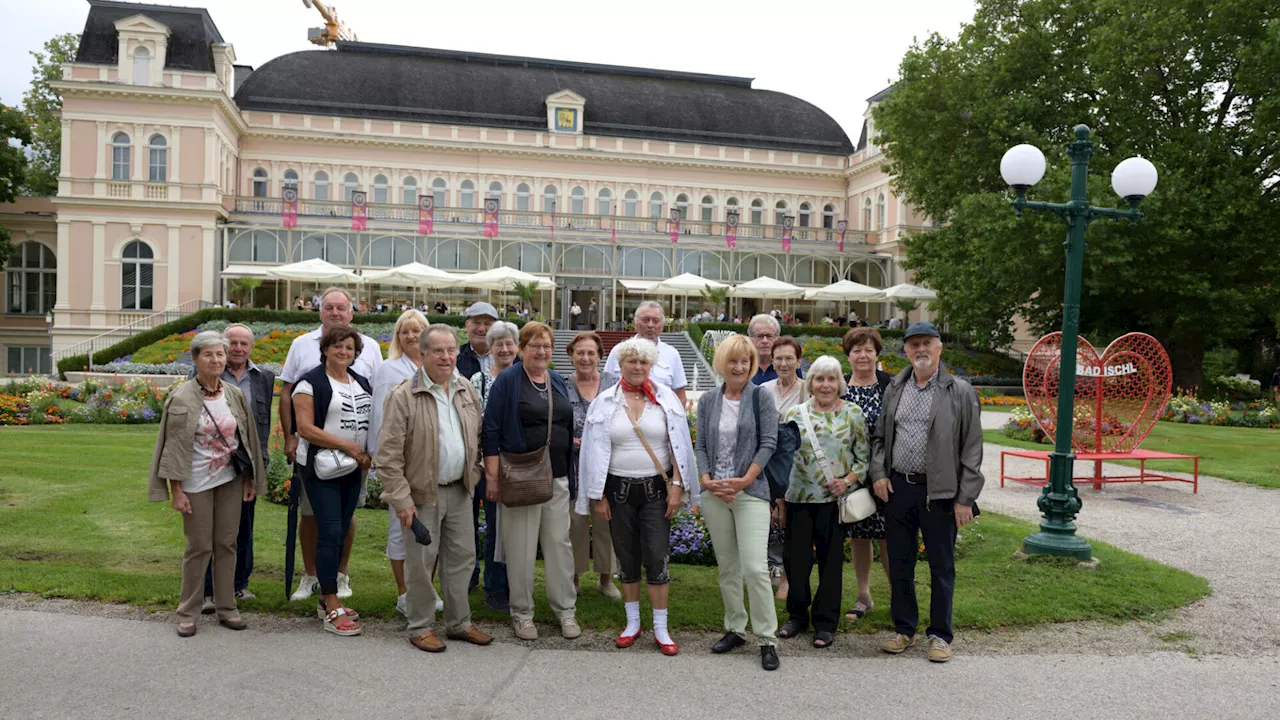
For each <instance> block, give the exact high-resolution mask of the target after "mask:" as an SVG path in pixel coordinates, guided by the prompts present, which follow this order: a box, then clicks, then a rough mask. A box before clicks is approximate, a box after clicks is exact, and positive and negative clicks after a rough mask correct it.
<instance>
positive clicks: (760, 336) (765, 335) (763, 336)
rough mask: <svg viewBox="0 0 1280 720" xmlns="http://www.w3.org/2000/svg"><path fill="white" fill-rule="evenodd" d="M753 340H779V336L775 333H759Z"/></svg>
mask: <svg viewBox="0 0 1280 720" xmlns="http://www.w3.org/2000/svg"><path fill="white" fill-rule="evenodd" d="M751 339H752V340H777V339H778V336H777V335H774V334H773V333H757V334H755V335H752V336H751Z"/></svg>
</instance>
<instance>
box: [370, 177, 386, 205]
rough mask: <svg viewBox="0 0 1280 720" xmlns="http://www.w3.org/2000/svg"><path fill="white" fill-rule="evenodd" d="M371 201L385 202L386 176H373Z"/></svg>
mask: <svg viewBox="0 0 1280 720" xmlns="http://www.w3.org/2000/svg"><path fill="white" fill-rule="evenodd" d="M373 201H374V202H376V203H385V202H387V176H386V175H381V174H379V175H374V176H373Z"/></svg>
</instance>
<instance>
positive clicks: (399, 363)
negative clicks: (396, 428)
mask: <svg viewBox="0 0 1280 720" xmlns="http://www.w3.org/2000/svg"><path fill="white" fill-rule="evenodd" d="M417 371H418V366H417V365H414V364H413V361H412V360H410V359H409V358H407V357H405V356H404V355H401V356H400V357H398V358H396V359H395V360H387V361H386V362H384V363H382V365H380V366H379V367H378V369H377V371H376V372H375V373H374V376H373V411H372V412H370V414H369V453H370V454H376V453H377V452H378V437H379V436H380V435H382V418H383V414H384V411H385V410H386V407H385V406H386V404H387V398H388V397H390V396H391V388H393V387H395V386H396V383H398V382H400V381H401V380H408V379H409V378H411V377H413V374H414V373H415V372H417ZM356 372H359V370H357V371H356Z"/></svg>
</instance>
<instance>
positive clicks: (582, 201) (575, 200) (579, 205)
mask: <svg viewBox="0 0 1280 720" xmlns="http://www.w3.org/2000/svg"><path fill="white" fill-rule="evenodd" d="M586 204H587V191H586V190H583V189H582V186H581V185H579V186H578V187H575V188H574V189H573V192H571V193H569V212H571V213H573V214H574V215H582V214H583V213H585V212H586V211H587V210H586Z"/></svg>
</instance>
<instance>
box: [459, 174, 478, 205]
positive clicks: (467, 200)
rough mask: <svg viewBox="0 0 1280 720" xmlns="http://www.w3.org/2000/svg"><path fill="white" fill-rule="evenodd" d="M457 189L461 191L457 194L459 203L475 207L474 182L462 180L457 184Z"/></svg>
mask: <svg viewBox="0 0 1280 720" xmlns="http://www.w3.org/2000/svg"><path fill="white" fill-rule="evenodd" d="M459 189H460V191H461V192H460V196H459V200H460V201H461V202H460V203H459V205H460V206H462V207H464V208H473V207H475V206H476V184H475V183H473V182H471V181H470V180H463V181H462V185H460V186H459Z"/></svg>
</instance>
